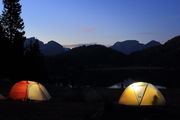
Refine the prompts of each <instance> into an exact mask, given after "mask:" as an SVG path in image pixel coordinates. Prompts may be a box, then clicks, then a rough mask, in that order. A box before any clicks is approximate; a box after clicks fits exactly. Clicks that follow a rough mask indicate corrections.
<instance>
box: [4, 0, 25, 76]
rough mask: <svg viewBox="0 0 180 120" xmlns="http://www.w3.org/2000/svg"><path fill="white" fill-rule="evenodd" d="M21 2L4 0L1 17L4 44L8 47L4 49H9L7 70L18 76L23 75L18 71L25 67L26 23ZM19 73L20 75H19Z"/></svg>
mask: <svg viewBox="0 0 180 120" xmlns="http://www.w3.org/2000/svg"><path fill="white" fill-rule="evenodd" d="M19 1H20V0H3V5H4V9H3V11H2V16H1V25H2V30H3V33H4V35H3V36H4V38H5V39H3V40H4V42H3V43H5V44H6V45H4V47H2V48H3V49H4V48H5V47H7V48H8V50H7V51H9V52H7V51H5V50H4V51H5V52H6V53H5V54H6V55H7V56H8V57H6V58H7V59H8V61H6V68H8V69H9V70H11V71H10V72H11V73H12V74H14V75H15V76H17V75H18V74H19V75H20V74H22V73H21V72H22V71H17V70H18V69H19V70H20V69H21V70H22V68H20V67H21V66H22V65H23V56H24V40H25V36H24V34H25V32H24V30H23V29H24V22H23V19H22V18H21V16H20V14H21V5H20V3H19ZM17 73H18V74H17Z"/></svg>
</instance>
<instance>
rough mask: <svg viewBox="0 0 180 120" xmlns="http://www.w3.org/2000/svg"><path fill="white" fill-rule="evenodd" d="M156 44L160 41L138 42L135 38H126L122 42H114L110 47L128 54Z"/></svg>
mask: <svg viewBox="0 0 180 120" xmlns="http://www.w3.org/2000/svg"><path fill="white" fill-rule="evenodd" d="M158 45H161V43H159V42H157V41H154V40H153V41H150V42H149V43H147V44H142V43H139V41H137V40H126V41H123V42H116V43H115V44H114V45H113V46H111V48H112V49H114V50H117V51H119V52H122V53H124V54H127V55H128V54H131V53H133V52H136V51H140V50H143V49H145V48H149V47H153V46H158Z"/></svg>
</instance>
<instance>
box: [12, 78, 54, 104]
mask: <svg viewBox="0 0 180 120" xmlns="http://www.w3.org/2000/svg"><path fill="white" fill-rule="evenodd" d="M9 98H10V99H12V100H22V101H27V100H34V101H47V100H49V99H50V98H51V96H50V94H49V93H48V91H47V90H46V88H45V87H44V86H43V85H41V84H40V83H38V82H33V81H21V82H17V83H16V84H14V86H13V87H12V88H11V90H10V92H9Z"/></svg>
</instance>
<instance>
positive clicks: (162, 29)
mask: <svg viewBox="0 0 180 120" xmlns="http://www.w3.org/2000/svg"><path fill="white" fill-rule="evenodd" d="M1 1H2V0H1ZM21 4H22V5H23V8H22V17H23V19H24V22H25V31H26V36H27V37H32V36H35V37H36V38H38V39H40V40H42V41H44V42H47V41H50V40H55V41H57V42H59V43H60V44H63V45H69V44H78V43H98V44H105V45H111V44H113V43H115V42H117V41H124V40H139V41H140V42H142V43H147V42H149V41H150V40H158V41H160V42H162V43H164V42H165V41H167V40H168V39H170V38H172V37H174V36H176V35H180V0H21ZM0 8H1V9H2V3H1V4H0Z"/></svg>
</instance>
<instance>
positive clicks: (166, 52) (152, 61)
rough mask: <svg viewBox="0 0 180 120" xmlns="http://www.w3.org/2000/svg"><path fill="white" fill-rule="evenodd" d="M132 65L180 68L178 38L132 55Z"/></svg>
mask: <svg viewBox="0 0 180 120" xmlns="http://www.w3.org/2000/svg"><path fill="white" fill-rule="evenodd" d="M130 56H131V60H132V63H133V64H134V65H148V66H165V67H178V66H179V67H180V62H179V61H180V36H176V37H174V38H172V39H170V40H168V41H167V42H166V43H165V44H163V45H159V46H154V47H151V48H147V49H144V50H142V51H138V52H135V53H132V54H131V55H130Z"/></svg>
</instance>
